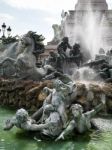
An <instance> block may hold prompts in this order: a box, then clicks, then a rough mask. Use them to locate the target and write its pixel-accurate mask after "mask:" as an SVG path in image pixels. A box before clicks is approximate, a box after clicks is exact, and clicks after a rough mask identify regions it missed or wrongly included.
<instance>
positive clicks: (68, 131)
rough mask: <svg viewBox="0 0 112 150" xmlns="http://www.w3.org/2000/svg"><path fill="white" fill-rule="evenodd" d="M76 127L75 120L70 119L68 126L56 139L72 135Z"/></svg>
mask: <svg viewBox="0 0 112 150" xmlns="http://www.w3.org/2000/svg"><path fill="white" fill-rule="evenodd" d="M75 127H76V124H75V120H72V121H70V123H69V125H68V126H67V128H66V129H65V130H64V131H63V132H62V133H61V134H60V135H59V136H58V138H57V139H56V140H55V141H58V140H61V139H64V138H65V136H67V135H70V134H71V133H72V131H73V130H74V128H75Z"/></svg>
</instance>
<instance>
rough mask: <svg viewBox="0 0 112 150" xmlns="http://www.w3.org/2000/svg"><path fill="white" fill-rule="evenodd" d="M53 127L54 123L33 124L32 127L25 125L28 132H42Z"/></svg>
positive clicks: (24, 127)
mask: <svg viewBox="0 0 112 150" xmlns="http://www.w3.org/2000/svg"><path fill="white" fill-rule="evenodd" d="M51 125H52V123H46V124H39V125H37V124H31V125H28V124H27V125H25V126H23V129H25V130H27V131H42V130H43V129H46V128H49V127H50V126H51Z"/></svg>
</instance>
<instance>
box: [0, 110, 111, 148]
mask: <svg viewBox="0 0 112 150" xmlns="http://www.w3.org/2000/svg"><path fill="white" fill-rule="evenodd" d="M14 113H15V111H11V110H8V109H6V108H1V107H0V150H112V132H107V131H106V132H96V131H94V132H91V133H89V134H86V135H82V136H75V137H74V139H73V140H69V141H62V142H53V141H47V142H45V141H40V140H38V142H37V141H36V140H35V139H34V136H35V135H33V134H31V133H26V132H23V131H21V130H19V129H17V128H13V129H12V130H11V131H9V132H6V131H3V124H4V120H6V119H8V118H10V117H11V116H12V115H13V114H14Z"/></svg>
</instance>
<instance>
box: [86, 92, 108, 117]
mask: <svg viewBox="0 0 112 150" xmlns="http://www.w3.org/2000/svg"><path fill="white" fill-rule="evenodd" d="M101 102H102V103H101V104H99V105H98V106H96V107H95V108H94V109H93V110H91V111H89V112H87V113H85V115H88V116H89V117H90V118H92V117H94V116H95V115H96V114H97V113H98V112H99V111H100V110H101V109H102V108H103V107H104V105H105V102H106V98H105V95H104V94H102V95H101Z"/></svg>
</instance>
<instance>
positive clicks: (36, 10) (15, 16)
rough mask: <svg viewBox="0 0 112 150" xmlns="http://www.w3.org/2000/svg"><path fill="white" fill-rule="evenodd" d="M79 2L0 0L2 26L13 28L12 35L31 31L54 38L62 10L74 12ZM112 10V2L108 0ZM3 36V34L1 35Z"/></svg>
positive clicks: (47, 39)
mask: <svg viewBox="0 0 112 150" xmlns="http://www.w3.org/2000/svg"><path fill="white" fill-rule="evenodd" d="M76 2H77V0H0V26H1V25H2V24H3V22H5V23H6V25H7V27H8V26H11V29H12V35H17V34H18V35H23V34H25V33H27V32H28V31H29V30H31V31H36V32H37V33H38V34H42V35H43V36H44V37H45V38H46V40H45V42H48V41H51V40H52V38H53V29H52V24H60V22H61V12H62V10H65V11H68V10H74V8H75V4H76ZM107 2H108V4H109V8H112V0H107ZM1 34H2V33H1Z"/></svg>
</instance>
